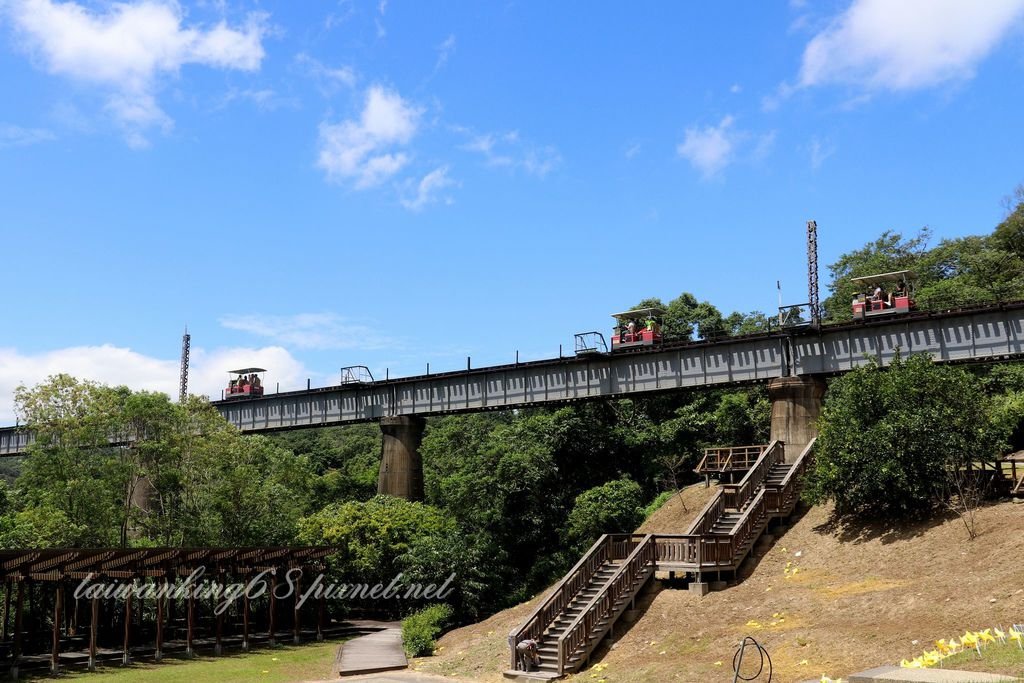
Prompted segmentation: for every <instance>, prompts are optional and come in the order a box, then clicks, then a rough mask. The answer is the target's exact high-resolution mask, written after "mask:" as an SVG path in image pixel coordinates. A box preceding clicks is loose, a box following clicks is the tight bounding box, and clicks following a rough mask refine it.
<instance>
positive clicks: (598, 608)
mask: <svg viewBox="0 0 1024 683" xmlns="http://www.w3.org/2000/svg"><path fill="white" fill-rule="evenodd" d="M653 538H654V536H653V534H647V535H645V536H644V537H643V540H642V541H640V542H639V543H638V544H637V546H636V547H635V548H634V549H633V552H631V553H630V554H629V556H628V557H627V558H625V561H624V562H623V563H622V565H621V566H619V568H618V570H616V572H615V573H614V574H612V575H611V576H610V577H609V578H608V580H607V581H605V582H604V584H603V585H602V586H601V588H600V589H599V590H598V592H597V595H595V596H594V597H593V598H591V599H590V601H589V602H588V603H587V604H586V605H585V606H584V607H583V610H582V611H581V612H580V613H579V614H578V615H577V616H576V618H575V619H573V620H572V622H571V623H570V624H569V626H568V627H567V628H566V629H565V631H563V632H562V634H561V635H560V636H559V637H558V673H559V675H561V674H564V673H565V666H566V664H568V661H569V657H571V656H572V654H573V653H574V652H576V650H578V649H579V648H580V646H581V645H583V643H585V642H586V640H587V639H588V638H589V637H590V635H591V634H592V633H593V632H594V629H595V627H596V626H597V623H598V622H599V621H600V620H601V618H602V617H605V616H608V615H610V614H611V611H612V610H613V609H614V606H615V603H616V602H618V599H619V598H620V597H622V596H623V595H625V594H626V592H627V591H628V590H630V589H631V588H632V586H633V582H634V581H635V580H636V576H637V575H638V574H639V573H640V572H641V571H642V570H643V567H645V566H646V565H649V564H652V563H653V561H654V557H655V555H654V550H655V547H654V543H653V540H652V539H653Z"/></svg>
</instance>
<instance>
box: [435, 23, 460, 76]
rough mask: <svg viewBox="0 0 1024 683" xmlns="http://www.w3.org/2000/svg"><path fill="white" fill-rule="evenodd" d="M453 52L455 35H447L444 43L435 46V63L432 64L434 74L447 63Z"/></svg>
mask: <svg viewBox="0 0 1024 683" xmlns="http://www.w3.org/2000/svg"><path fill="white" fill-rule="evenodd" d="M453 52H455V34H454V33H452V34H449V35H448V37H447V38H445V39H444V42H443V43H441V44H440V45H438V46H437V62H436V63H435V64H434V73H437V72H438V71H440V70H441V68H442V67H444V65H445V64H447V63H448V58H449V57H451V56H452V53H453Z"/></svg>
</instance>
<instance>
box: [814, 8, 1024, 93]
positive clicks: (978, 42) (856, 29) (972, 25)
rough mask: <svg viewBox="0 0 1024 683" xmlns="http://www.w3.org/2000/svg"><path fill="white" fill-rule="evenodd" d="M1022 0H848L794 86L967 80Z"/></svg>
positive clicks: (890, 86) (910, 85)
mask: <svg viewBox="0 0 1024 683" xmlns="http://www.w3.org/2000/svg"><path fill="white" fill-rule="evenodd" d="M1022 14H1024V0H985V2H970V1H969V0H900V2H892V1H891V0H855V1H854V2H853V4H852V5H851V6H850V7H849V8H848V9H847V10H846V11H845V12H843V13H842V14H841V15H839V16H838V17H837V18H835V19H834V20H833V21H832V22H831V23H830V24H829V25H828V27H827V28H825V29H824V30H823V31H821V32H820V33H818V34H817V35H816V36H815V37H814V38H813V39H812V40H811V41H810V43H808V45H807V47H806V49H805V50H804V55H803V63H802V65H801V68H800V76H799V85H800V86H804V87H807V86H817V85H826V84H848V85H856V86H859V87H863V88H867V89H869V90H911V89H916V88H925V87H930V86H934V85H938V84H941V83H945V82H948V81H956V80H964V79H968V78H971V77H972V76H973V75H974V71H975V69H976V67H977V65H978V64H979V63H980V62H981V60H982V59H984V58H985V56H986V55H987V54H988V53H989V52H991V51H992V49H993V48H994V47H995V46H996V45H997V44H998V43H999V41H1000V40H1001V39H1002V38H1003V37H1004V36H1005V35H1006V34H1007V32H1008V31H1009V29H1010V28H1011V27H1012V26H1013V25H1014V23H1016V22H1017V21H1018V20H1019V19H1020V18H1021V16H1022Z"/></svg>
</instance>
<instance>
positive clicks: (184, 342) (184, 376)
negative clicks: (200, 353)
mask: <svg viewBox="0 0 1024 683" xmlns="http://www.w3.org/2000/svg"><path fill="white" fill-rule="evenodd" d="M191 344H192V335H190V334H189V333H188V327H186V328H185V334H183V335H182V336H181V392H180V393H179V394H178V404H179V405H180V404H184V403H185V399H187V398H188V351H189V347H190V346H191Z"/></svg>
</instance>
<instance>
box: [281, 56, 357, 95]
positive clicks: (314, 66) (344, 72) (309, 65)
mask: <svg viewBox="0 0 1024 683" xmlns="http://www.w3.org/2000/svg"><path fill="white" fill-rule="evenodd" d="M295 63H296V64H297V65H299V66H300V67H302V69H303V70H304V71H305V72H306V74H308V75H309V76H310V77H311V78H312V79H313V80H314V81H315V82H316V84H317V88H319V90H320V92H321V93H322V94H323V95H325V96H329V95H333V94H334V93H335V92H336V91H337V90H338V88H339V87H341V86H343V87H346V88H354V87H355V85H356V71H355V69H353V68H352V67H350V66H339V67H329V66H326V65H325V64H323V63H322V62H320V61H319V60H318V59H315V58H313V57H311V56H309V55H308V54H306V53H305V52H300V53H299V54H297V55H295Z"/></svg>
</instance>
